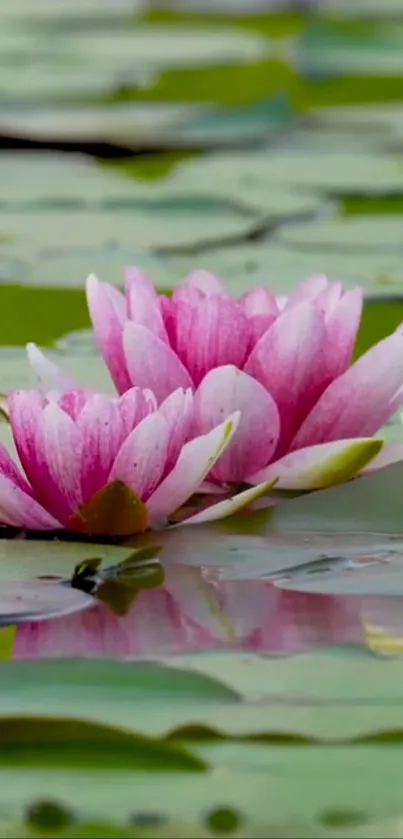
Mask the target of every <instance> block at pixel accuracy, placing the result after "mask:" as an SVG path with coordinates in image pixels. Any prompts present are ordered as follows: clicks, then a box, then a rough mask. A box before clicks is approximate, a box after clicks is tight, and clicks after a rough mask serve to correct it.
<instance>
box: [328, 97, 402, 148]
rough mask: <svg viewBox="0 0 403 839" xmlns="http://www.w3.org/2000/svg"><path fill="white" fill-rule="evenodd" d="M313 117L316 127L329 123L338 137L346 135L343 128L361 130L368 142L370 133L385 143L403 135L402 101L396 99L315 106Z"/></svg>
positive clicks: (361, 134) (329, 127) (398, 138)
mask: <svg viewBox="0 0 403 839" xmlns="http://www.w3.org/2000/svg"><path fill="white" fill-rule="evenodd" d="M312 117H313V120H314V127H315V129H316V128H318V127H319V128H320V127H321V126H323V127H327V128H328V129H329V130H332V131H333V132H334V136H335V137H336V138H337V137H339V138H340V137H342V136H343V134H342V132H349V133H350V136H355V137H357V132H358V131H359V132H360V137H361V139H362V140H364V142H365V143H366V138H368V137H371V138H372V140H375V138H377V139H378V141H379V140H383V142H384V143H385V142H386V143H387V142H390V141H391V140H395V141H396V142H399V141H401V139H402V137H403V111H402V107H401V105H400V104H397V103H395V102H392V103H389V102H386V103H383V102H379V103H376V104H374V105H354V106H352V105H343V106H340V105H333V106H332V107H326V108H325V107H323V108H315V109H314V110H313V111H312ZM363 132H365V133H363Z"/></svg>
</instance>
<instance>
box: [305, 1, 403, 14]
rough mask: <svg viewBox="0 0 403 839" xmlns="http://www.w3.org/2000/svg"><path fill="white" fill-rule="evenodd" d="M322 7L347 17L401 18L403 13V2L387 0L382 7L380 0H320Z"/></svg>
mask: <svg viewBox="0 0 403 839" xmlns="http://www.w3.org/2000/svg"><path fill="white" fill-rule="evenodd" d="M319 5H320V7H321V8H322V9H324V10H326V11H329V12H336V13H337V14H342V15H346V16H347V17H361V16H362V17H369V16H372V15H373V16H374V17H384V16H385V15H391V16H392V17H393V16H399V15H401V14H402V13H403V4H402V0H385V1H384V2H382V6H380V5H379V2H378V0H355V1H354V3H350V2H349V0H320V3H319Z"/></svg>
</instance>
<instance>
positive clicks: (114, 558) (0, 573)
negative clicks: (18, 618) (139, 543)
mask: <svg viewBox="0 0 403 839" xmlns="http://www.w3.org/2000/svg"><path fill="white" fill-rule="evenodd" d="M133 553H134V549H133V548H124V547H119V546H114V545H102V544H96V543H95V544H89V543H85V542H63V541H60V540H58V539H48V540H46V539H43V540H39V539H38V540H37V539H0V580H2V581H7V580H13V581H17V580H21V581H23V580H26V581H28V580H34V579H35V578H38V577H47V578H52V577H56V578H57V577H59V578H60V579H61V578H64V579H69V578H70V577H71V576H72V575H73V572H74V570H75V568H76V566H77V564H78V563H81V562H88V561H90V560H92V559H100V560H102V569H104V568H107V567H108V566H110V565H114V564H115V563H119V562H122V561H123V560H125V559H129V558H130V557H133Z"/></svg>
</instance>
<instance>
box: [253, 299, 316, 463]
mask: <svg viewBox="0 0 403 839" xmlns="http://www.w3.org/2000/svg"><path fill="white" fill-rule="evenodd" d="M325 336H326V331H325V319H324V314H323V312H321V311H320V310H319V309H317V308H316V307H315V306H314V305H313V304H311V303H300V304H299V305H298V306H291V308H289V309H288V308H287V309H285V310H284V312H282V313H281V315H279V317H278V318H277V320H276V321H275V322H274V323H273V325H272V326H271V327H269V329H268V330H267V332H265V334H264V335H263V337H262V338H261V339H260V341H258V343H257V344H256V346H255V348H254V349H253V350H252V352H251V354H250V356H249V358H248V360H247V362H246V364H245V367H244V369H245V372H246V373H249V375H250V376H253V378H255V379H257V380H258V381H259V382H261V384H262V385H263V386H264V387H265V388H266V389H267V390H268V391H269V393H270V394H271V396H272V397H273V399H274V401H275V402H276V404H277V408H278V411H279V414H280V421H281V431H280V440H279V444H278V448H277V456H279V455H281V454H282V453H283V452H284V451H286V450H287V448H288V445H289V442H290V440H291V439H292V437H293V435H294V434H295V432H296V430H297V428H298V426H299V425H300V424H301V422H303V420H304V419H305V417H306V416H307V414H308V412H309V411H310V409H311V408H312V406H313V405H314V404H315V402H316V400H317V399H318V397H319V396H320V394H321V393H322V392H323V390H324V388H325V386H326V384H327V383H328V378H327V368H326V356H324V352H323V348H324V346H325Z"/></svg>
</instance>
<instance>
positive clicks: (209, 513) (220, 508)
mask: <svg viewBox="0 0 403 839" xmlns="http://www.w3.org/2000/svg"><path fill="white" fill-rule="evenodd" d="M275 484H276V481H275V480H270V481H264V482H263V483H261V484H258V485H257V486H253V487H251V488H250V489H245V490H244V491H243V492H238V493H237V495H232V496H231V497H230V498H224V499H223V500H222V501H219V502H218V503H217V504H212V505H211V506H210V507H206V509H204V510H202V511H201V512H200V513H196V514H195V515H194V516H190V517H189V518H188V519H184V520H183V521H181V523H180V525H177V526H178V527H181V526H182V525H183V524H203V523H204V522H206V521H218V520H220V519H226V518H228V516H233V515H234V513H239V512H240V511H241V510H243V509H245V507H249V505H250V504H253V502H254V501H256V500H257V499H258V498H261V497H262V495H266V493H268V492H270V490H271V489H272V488H273V486H274V485H275Z"/></svg>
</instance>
